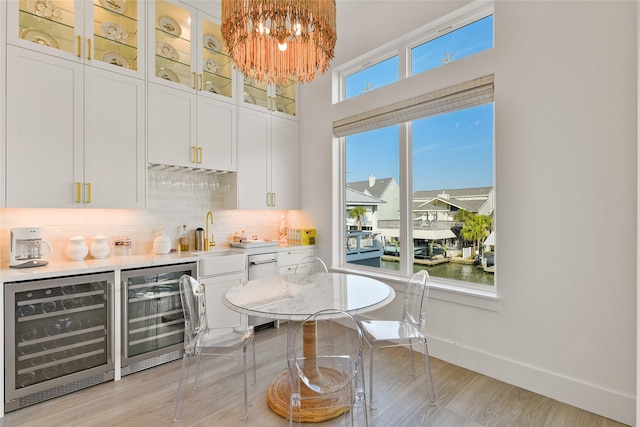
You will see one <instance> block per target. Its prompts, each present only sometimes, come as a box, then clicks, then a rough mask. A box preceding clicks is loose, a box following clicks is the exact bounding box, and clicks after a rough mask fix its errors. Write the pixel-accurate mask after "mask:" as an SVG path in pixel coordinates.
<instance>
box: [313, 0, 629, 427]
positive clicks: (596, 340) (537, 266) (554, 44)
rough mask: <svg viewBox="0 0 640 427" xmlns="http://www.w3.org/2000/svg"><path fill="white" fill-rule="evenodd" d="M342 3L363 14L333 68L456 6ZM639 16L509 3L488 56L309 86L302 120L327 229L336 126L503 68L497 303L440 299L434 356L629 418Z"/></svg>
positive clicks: (621, 7)
mask: <svg viewBox="0 0 640 427" xmlns="http://www.w3.org/2000/svg"><path fill="white" fill-rule="evenodd" d="M358 3H359V4H360V5H362V6H365V7H364V9H362V10H359V9H358ZM343 4H348V6H345V9H347V8H348V9H349V11H350V13H352V16H351V18H352V19H350V20H349V21H348V24H349V25H346V23H345V21H339V28H338V46H337V49H336V59H335V60H334V61H333V64H332V66H333V67H335V66H338V65H339V64H340V63H342V62H344V61H347V60H350V59H352V58H353V57H355V56H357V55H360V54H363V53H365V52H366V51H368V50H369V49H372V48H375V47H377V46H379V45H382V44H384V43H386V42H387V41H389V40H390V39H391V38H394V37H396V36H399V35H401V34H403V33H404V32H407V31H409V30H411V29H413V28H415V27H417V26H420V25H423V24H425V23H427V22H429V21H430V20H432V19H435V18H436V17H437V16H434V15H433V14H434V13H440V14H442V13H446V12H447V11H450V10H451V9H452V7H454V6H455V7H457V6H459V5H460V4H457V5H454V4H453V3H452V2H436V1H430V2H412V1H393V2H382V1H377V2H366V5H365V4H363V3H362V2H348V1H341V2H338V8H340V6H341V5H343ZM339 13H340V12H339ZM636 16H637V15H636V3H635V2H625V1H621V2H615V1H584V2H582V1H571V2H543V1H539V2H538V1H518V2H515V1H499V2H497V3H496V5H495V48H494V49H493V50H492V51H491V52H487V53H485V54H483V55H481V56H479V58H476V59H472V58H468V59H467V58H465V59H463V60H460V61H457V62H453V63H451V64H448V65H447V66H446V67H441V68H440V69H437V70H434V71H433V72H430V73H428V75H427V76H419V77H416V78H414V82H412V83H411V86H409V85H408V84H406V83H401V84H398V85H396V87H391V88H381V89H379V90H378V91H374V92H371V93H369V94H366V95H363V96H362V97H360V98H361V100H357V99H354V100H353V101H351V102H348V103H344V104H343V105H336V106H332V105H331V76H330V75H325V76H322V77H321V78H319V79H318V80H317V81H316V82H314V83H312V84H309V85H306V86H304V88H303V96H304V98H303V99H304V103H303V105H302V106H303V108H302V115H301V120H302V146H301V154H302V168H301V170H304V171H305V176H304V177H303V182H302V188H303V207H304V208H305V210H306V211H307V212H308V215H309V217H311V219H312V221H311V222H313V223H314V225H315V227H316V228H317V229H318V233H320V234H321V235H323V236H330V235H331V230H332V224H333V221H337V219H338V213H339V212H340V210H339V209H340V208H339V206H336V203H337V201H336V200H333V197H332V194H333V193H332V185H333V184H332V182H331V180H330V179H328V177H329V176H330V175H331V173H332V172H331V171H332V167H333V164H334V163H335V161H337V157H336V156H337V153H336V152H335V150H334V148H335V141H334V142H333V144H332V132H331V122H332V121H333V120H335V119H336V118H339V117H341V116H343V115H350V114H355V113H358V112H361V111H365V110H368V109H371V108H374V107H376V106H378V105H380V104H385V103H388V102H392V101H394V100H396V99H400V98H402V97H407V96H410V95H411V94H413V95H416V94H417V93H416V91H415V87H416V86H417V87H418V88H419V89H418V92H428V91H430V90H433V89H436V88H439V87H444V86H447V85H449V84H453V83H457V82H459V81H462V80H464V79H470V78H473V77H478V76H482V75H485V74H488V73H491V72H493V73H494V74H495V126H496V207H497V227H498V229H497V231H498V232H497V239H498V242H497V253H496V256H497V257H498V272H497V274H496V282H497V286H498V291H499V296H500V299H501V304H500V309H499V310H498V311H490V310H483V309H479V308H474V307H471V306H468V305H459V304H454V303H451V302H446V301H442V300H437V299H432V301H431V302H430V309H431V312H430V314H429V321H430V335H431V353H432V355H433V356H435V357H438V358H442V359H444V360H447V361H450V362H453V363H456V364H459V365H462V366H465V367H467V368H470V369H472V370H475V371H478V372H481V373H484V374H487V375H489V376H492V377H495V378H498V379H500V380H503V381H506V382H508V383H511V384H515V385H517V386H520V387H523V388H525V389H529V390H533V391H535V392H538V393H541V394H544V395H546V396H550V397H552V398H555V399H558V400H560V401H563V402H567V403H570V404H572V405H575V406H578V407H581V408H584V409H586V410H589V411H592V412H595V413H598V414H602V415H604V416H606V417H609V418H613V419H616V420H618V421H621V422H624V423H627V424H633V423H634V422H635V392H636V390H635V383H636V252H637V250H636V228H637V227H636V215H637V207H636V206H637V204H636V202H637V182H636V174H637V160H636V159H637V145H636V140H637V138H636V133H637V120H636V119H637V105H636V98H637V83H636V82H637V68H636V66H637V37H636V26H637V22H636V21H637V20H636ZM368 20H370V21H368ZM372 29H378V30H380V31H372ZM345 52H346V53H345ZM334 157H336V158H334ZM318 177H327V179H318ZM334 243H335V244H336V245H337V244H338V243H337V242H334ZM523 247H524V248H525V250H524V253H523V252H522V250H521V249H522V248H523ZM333 248H334V246H332V245H330V244H329V241H328V240H326V239H323V240H322V241H321V242H320V243H319V255H320V256H322V257H323V258H326V259H330V258H331V257H332V253H333Z"/></svg>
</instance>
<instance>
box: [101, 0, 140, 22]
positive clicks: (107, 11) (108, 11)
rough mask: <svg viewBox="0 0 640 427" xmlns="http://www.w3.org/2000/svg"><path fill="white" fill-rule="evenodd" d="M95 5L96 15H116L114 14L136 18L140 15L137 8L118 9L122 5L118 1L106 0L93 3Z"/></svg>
mask: <svg viewBox="0 0 640 427" xmlns="http://www.w3.org/2000/svg"><path fill="white" fill-rule="evenodd" d="M104 3H108V4H110V5H111V8H108V7H105V6H104ZM93 7H94V9H93V10H94V14H93V15H94V17H95V16H109V15H114V16H123V17H125V18H129V19H133V20H136V19H137V15H138V13H137V9H134V8H132V7H126V8H125V10H124V12H120V11H118V8H120V7H121V5H119V4H117V2H112V1H109V0H106V1H104V2H95V3H94V4H93Z"/></svg>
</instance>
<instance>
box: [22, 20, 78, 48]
mask: <svg viewBox="0 0 640 427" xmlns="http://www.w3.org/2000/svg"><path fill="white" fill-rule="evenodd" d="M18 22H19V27H20V34H19V36H20V38H22V39H25V40H29V41H32V42H35V43H39V44H42V45H45V46H51V47H54V48H61V46H63V45H65V44H66V43H71V47H70V49H69V51H73V46H74V44H75V43H74V38H73V37H74V31H75V29H74V27H73V25H68V24H66V23H63V22H57V21H52V20H49V19H45V18H40V17H38V16H36V15H33V14H31V13H29V12H23V11H21V13H20V18H19V21H18ZM29 36H31V37H32V39H28V38H26V37H29Z"/></svg>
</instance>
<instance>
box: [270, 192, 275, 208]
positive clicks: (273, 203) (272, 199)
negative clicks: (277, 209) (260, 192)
mask: <svg viewBox="0 0 640 427" xmlns="http://www.w3.org/2000/svg"><path fill="white" fill-rule="evenodd" d="M271 194H273V196H271V203H272V205H271V206H275V205H276V193H271Z"/></svg>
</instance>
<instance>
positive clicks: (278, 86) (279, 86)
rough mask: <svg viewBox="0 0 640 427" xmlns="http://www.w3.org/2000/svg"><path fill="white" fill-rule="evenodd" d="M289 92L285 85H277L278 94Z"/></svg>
mask: <svg viewBox="0 0 640 427" xmlns="http://www.w3.org/2000/svg"><path fill="white" fill-rule="evenodd" d="M285 93H287V88H286V87H284V85H276V95H278V96H282V95H284V94H285Z"/></svg>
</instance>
